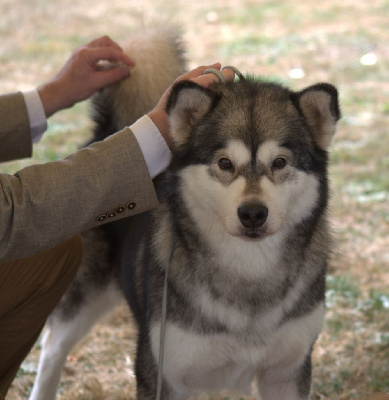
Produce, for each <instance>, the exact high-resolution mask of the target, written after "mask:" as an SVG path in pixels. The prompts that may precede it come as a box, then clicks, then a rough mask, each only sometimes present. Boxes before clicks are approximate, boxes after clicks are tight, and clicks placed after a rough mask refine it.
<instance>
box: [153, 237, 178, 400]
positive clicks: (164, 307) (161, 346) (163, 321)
mask: <svg viewBox="0 0 389 400" xmlns="http://www.w3.org/2000/svg"><path fill="white" fill-rule="evenodd" d="M173 249H174V243H173V239H172V240H171V243H170V250H169V258H168V262H167V264H166V270H165V279H164V283H163V295H162V316H161V333H160V337H159V363H158V380H157V396H156V400H161V395H162V375H163V358H164V354H165V334H166V316H167V288H168V277H169V269H170V264H171V262H172V257H173Z"/></svg>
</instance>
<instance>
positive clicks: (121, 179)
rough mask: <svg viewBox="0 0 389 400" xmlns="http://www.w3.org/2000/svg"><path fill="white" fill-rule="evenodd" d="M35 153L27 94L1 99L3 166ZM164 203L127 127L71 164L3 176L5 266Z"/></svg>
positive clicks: (0, 217)
mask: <svg viewBox="0 0 389 400" xmlns="http://www.w3.org/2000/svg"><path fill="white" fill-rule="evenodd" d="M31 152H32V145H31V135H30V129H29V119H28V114H27V109H26V106H25V103H24V99H23V95H22V94H21V93H14V94H10V95H5V96H0V162H2V161H8V160H11V159H17V158H24V157H29V156H31ZM0 171H1V167H0ZM157 205H158V200H157V196H156V194H155V190H154V186H153V183H152V180H151V178H150V175H149V172H148V169H147V165H146V163H145V161H144V158H143V154H142V152H141V150H140V148H139V145H138V142H137V140H136V138H135V137H134V135H133V133H132V132H131V130H130V129H129V128H125V129H123V130H122V131H120V132H118V133H116V134H115V135H112V136H110V137H109V138H107V139H106V140H104V141H103V142H100V143H95V144H92V145H91V146H89V147H87V148H85V149H82V150H79V151H78V152H76V153H75V154H73V155H71V156H69V157H67V158H66V159H64V160H63V161H55V162H50V163H47V164H43V165H33V166H30V167H27V168H24V169H22V170H21V171H18V172H17V173H16V174H15V175H8V174H2V173H0V261H6V260H10V259H16V258H21V257H26V256H29V255H32V254H36V253H39V252H41V251H44V250H47V249H48V248H50V247H53V246H55V245H57V244H59V243H61V242H63V241H65V240H67V239H69V238H71V237H72V236H74V235H76V234H77V233H80V232H82V231H85V230H87V229H89V228H92V227H94V226H97V225H99V224H104V223H106V222H110V221H114V220H117V219H121V218H125V217H128V216H130V215H135V214H138V213H141V212H144V211H147V210H150V209H152V208H155V207H156V206H157ZM0 268H1V266H0Z"/></svg>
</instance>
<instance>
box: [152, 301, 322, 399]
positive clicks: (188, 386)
mask: <svg viewBox="0 0 389 400" xmlns="http://www.w3.org/2000/svg"><path fill="white" fill-rule="evenodd" d="M323 313H324V307H323V305H322V304H320V305H319V306H318V307H317V308H316V309H315V310H314V311H313V312H311V313H310V314H308V315H306V316H304V317H302V318H299V319H296V320H291V321H289V322H287V323H285V324H283V325H282V326H281V327H279V328H277V329H274V330H273V331H272V332H271V334H269V335H268V336H267V338H266V340H265V341H263V337H262V338H257V337H256V336H255V334H251V335H250V334H249V335H246V336H245V335H244V334H241V335H233V334H228V333H221V334H209V335H205V334H204V335H202V334H199V333H194V332H193V331H190V330H186V329H183V328H181V327H179V326H177V325H175V324H173V323H168V324H167V326H166V339H165V350H164V353H165V357H164V367H163V375H164V377H165V379H166V380H167V381H168V382H169V383H170V385H171V386H172V387H173V388H174V389H175V391H177V392H179V393H181V394H182V395H183V396H191V395H194V394H195V393H197V392H199V391H204V390H205V391H218V390H227V391H234V392H240V393H243V392H245V393H248V392H249V391H250V387H251V382H252V380H253V378H254V377H255V375H256V374H257V373H260V371H261V370H263V369H266V368H269V367H270V366H272V365H278V364H279V365H286V366H289V365H293V364H294V363H301V362H302V360H303V359H304V357H305V356H306V354H307V352H308V351H309V348H310V346H311V344H312V342H313V341H314V339H315V338H316V336H317V335H318V333H319V332H320V329H321V325H322V319H323ZM258 326H260V322H259V321H258ZM150 335H151V345H152V352H153V355H154V359H155V361H156V362H157V360H158V354H159V338H160V324H159V323H156V324H154V325H153V326H152V328H151V332H150ZM157 364H158V362H157Z"/></svg>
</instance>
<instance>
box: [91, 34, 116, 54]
mask: <svg viewBox="0 0 389 400" xmlns="http://www.w3.org/2000/svg"><path fill="white" fill-rule="evenodd" d="M86 46H87V47H107V46H110V47H114V48H116V49H117V50H120V51H123V49H122V48H121V47H120V46H119V45H118V44H117V43H116V42H114V41H113V40H112V39H111V38H110V37H109V36H107V35H104V36H101V37H99V38H97V39H94V40H92V41H91V42H89V43H88V44H87V45H86Z"/></svg>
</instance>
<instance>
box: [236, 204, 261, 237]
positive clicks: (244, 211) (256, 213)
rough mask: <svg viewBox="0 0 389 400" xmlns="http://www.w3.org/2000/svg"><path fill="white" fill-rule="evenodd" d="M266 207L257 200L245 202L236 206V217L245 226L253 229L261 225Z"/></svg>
mask: <svg viewBox="0 0 389 400" xmlns="http://www.w3.org/2000/svg"><path fill="white" fill-rule="evenodd" d="M267 215H268V208H267V207H266V206H265V205H264V204H262V203H259V202H246V203H243V204H242V205H241V206H240V207H239V208H238V217H239V220H240V222H241V223H242V225H243V226H244V227H245V228H248V229H252V230H253V231H254V230H255V229H257V228H260V227H261V226H263V224H264V223H265V221H266V219H267Z"/></svg>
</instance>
